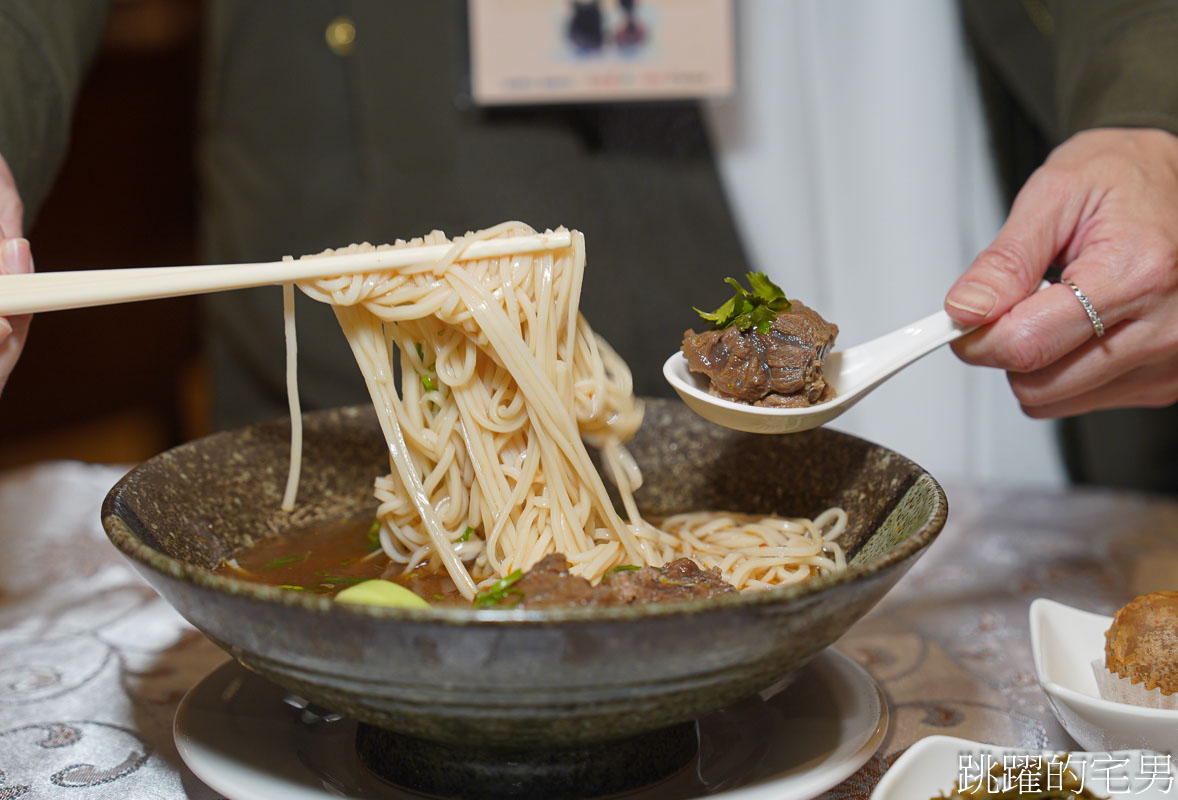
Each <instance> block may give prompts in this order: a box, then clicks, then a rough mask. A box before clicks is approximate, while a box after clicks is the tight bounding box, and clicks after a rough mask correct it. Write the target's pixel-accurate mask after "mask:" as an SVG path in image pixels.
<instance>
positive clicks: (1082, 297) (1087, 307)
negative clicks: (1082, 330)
mask: <svg viewBox="0 0 1178 800" xmlns="http://www.w3.org/2000/svg"><path fill="white" fill-rule="evenodd" d="M1060 282H1061V283H1063V284H1064V285H1065V286H1067V287H1068V288H1069V289H1071V290H1072V292H1073V293H1074V294H1075V295H1076V299H1077V300H1079V301H1080V305H1082V306H1084V311H1085V313H1087V314H1088V320H1089V321H1090V322H1091V323H1092V327H1093V329H1095V330H1096V338H1098V339H1099V338H1100V337H1101V336H1104V323H1103V322H1101V321H1100V315H1099V314H1097V313H1096V309H1095V308H1093V307H1092V301H1091V300H1089V299H1088V295H1086V294H1084V293H1083V292H1081V291H1080V287H1079V286H1077V285H1076V284H1074V283H1072V282H1071V281H1069V280H1068V279H1067V278H1063V279H1062V280H1061V281H1060Z"/></svg>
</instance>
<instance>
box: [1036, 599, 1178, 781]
mask: <svg viewBox="0 0 1178 800" xmlns="http://www.w3.org/2000/svg"><path fill="white" fill-rule="evenodd" d="M1112 621H1113V620H1112V617H1106V616H1103V615H1101V614H1093V613H1091V612H1089V611H1081V610H1080V609H1078V608H1072V607H1071V606H1066V605H1064V604H1063V603H1057V602H1056V601H1054V600H1047V599H1045V598H1042V597H1041V598H1039V599H1037V600H1035V601H1034V602H1033V603H1031V620H1030V622H1031V653H1032V655H1033V656H1034V659H1035V674H1036V676H1038V678H1039V685H1040V686H1042V687H1043V691H1044V693H1046V695H1047V699H1048V701H1050V703H1051V709H1052V711H1054V712H1055V716H1056V717H1057V718H1058V719H1059V724H1060V725H1063V727H1064V729H1065V730H1066V731H1067V732H1068V733H1070V734H1071V735H1072V738H1073V739H1075V740H1076V741H1077V742H1079V743H1080V746H1081V747H1083V748H1084V749H1086V750H1129V749H1134V748H1139V749H1146V750H1160V751H1163V752H1169V753H1174V754H1176V755H1178V711H1175V710H1169V709H1160V708H1143V707H1141V706H1134V705H1129V704H1128V703H1117V702H1114V701H1112V700H1105V699H1104V698H1102V697H1101V696H1100V691H1099V690H1098V689H1097V688H1096V677H1095V675H1093V673H1092V662H1093V661H1094V660H1097V659H1101V660H1103V658H1104V632H1105V631H1106V630H1108V627H1109V625H1110V624H1112ZM1175 792H1178V788H1176V789H1175Z"/></svg>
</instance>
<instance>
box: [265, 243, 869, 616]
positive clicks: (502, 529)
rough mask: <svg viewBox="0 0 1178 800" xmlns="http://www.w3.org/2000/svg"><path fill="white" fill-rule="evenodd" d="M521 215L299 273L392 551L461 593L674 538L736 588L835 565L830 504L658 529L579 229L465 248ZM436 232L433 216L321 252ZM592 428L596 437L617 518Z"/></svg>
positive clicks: (628, 554) (629, 403) (644, 559)
mask: <svg viewBox="0 0 1178 800" xmlns="http://www.w3.org/2000/svg"><path fill="white" fill-rule="evenodd" d="M533 233H534V231H533V230H532V229H531V228H529V227H528V226H526V225H523V224H522V223H518V222H507V223H503V224H502V225H498V226H496V227H494V228H490V229H487V230H484V231H480V232H478V233H473V234H468V235H467V236H465V237H456V238H455V239H454V240H453V242H452V246H451V248H450V250H449V251H448V253H447V255H446V257H444V258H443V259H441V260H439V261H433V262H423V263H421V264H417V265H414V266H411V267H406V268H400V269H397V270H388V271H382V272H370V273H365V274H357V275H346V276H341V277H336V278H327V279H320V280H311V281H305V282H300V283H299V284H298V286H299V288H300V289H301V290H302V291H303V292H304V293H306V294H307V295H308V296H309V297H311V298H312V299H314V300H318V301H320V302H324V303H328V304H330V305H332V306H333V308H334V310H335V313H336V316H337V318H338V320H339V322H340V325H341V327H342V328H343V330H344V333H345V335H346V336H347V339H348V342H349V344H350V345H351V348H352V351H353V354H354V355H355V357H356V361H357V363H358V364H359V366H360V370H361V372H362V373H363V375H364V380H365V382H366V384H367V387H368V391H369V394H370V395H371V397H372V401H373V405H374V407H375V409H376V414H377V417H378V419H379V421H380V425H381V429H382V431H383V433H384V436H385V440H386V442H387V444H388V448H389V462H390V466H391V472H390V474H389V475H387V476H384V477H381V478H378V479H377V480H376V482H375V495H376V498H377V499H378V501H379V502H380V506H379V508H378V510H377V516H378V518H379V520H380V541H381V545H382V548H383V549H384V551H385V552H386V553H387V554H388V556H389V558H390V559H392V560H393V561H394V562H398V563H401V564H403V565H405V566H406V568H407V569H412V568H415V567H417V566H418V565H420V564H422V563H424V562H426V561H428V560H431V559H435V558H436V559H437V560H439V561H440V562H441V564H442V565H443V566H444V567H445V569H446V572H447V573H448V574H449V576H450V578H451V579H452V580H453V581H454V583H455V585H456V586H457V587H458V589H459V591H460V592H462V594H463V595H464V596H466V597H467V598H468V599H469V598H473V597H474V596H475V594H476V593H477V592H478V591H479V589H480V587H481V586H484V585H486V584H488V583H489V582H491V581H494V580H496V579H497V578H500V577H503V576H505V575H508V574H510V573H511V572H513V571H515V570H526V569H527V568H529V567H530V566H532V565H533V564H534V563H535V562H537V561H538V560H540V559H541V558H542V557H543V556H545V555H548V554H551V553H563V554H564V555H565V556H566V558H567V559H568V561H569V563H570V565H571V569H570V571H571V572H572V573H573V574H576V575H581V576H583V577H585V578H587V579H589V580H590V581H593V582H596V581H598V580H600V579H601V578H602V576H603V575H605V573H606V572H608V571H609V570H610V569H612V568H613V567H616V566H620V565H626V564H634V565H650V566H655V567H658V566H662V565H663V564H665V563H667V562H668V561H670V560H673V559H674V558H677V557H680V556H690V557H692V558H694V559H696V560H697V561H698V562H700V564H701V565H702V566H704V567H710V566H716V567H718V568H719V569H720V570H721V572H722V574H723V575H724V577H725V579H726V580H729V582H731V583H733V584H734V585H735V586H736V587H737V588H740V589H762V588H768V587H770V586H775V585H781V584H783V583H790V582H795V581H799V580H804V579H805V578H807V577H809V576H810V575H811V574H813V573H816V572H825V571H833V570H836V569H841V568H843V567H844V566H845V559H844V556H843V553H842V550H841V548H839V546H838V544H837V543H836V542H835V541H834V540H835V539H836V538H837V537H838V535H839V534H841V533H842V531H843V530H844V529H845V527H846V514H845V512H843V511H842V510H841V509H831V510H829V511H827V512H824V513H823V514H822V515H820V516H819V517H818V518H817V519H816V520H814V521H810V520H783V519H777V518H765V519H760V520H754V519H752V518H746V517H743V516H741V515H735V514H723V515H717V514H713V513H701V514H685V515H678V516H676V517H672V518H669V519H667V520H664V521H663V523H662V530H660V529H659V528H657V527H655V526H654V525H652V524H650V523H649V522H647V521H645V520H643V519H642V517H641V515H640V514H639V512H638V508H637V505H636V503H635V501H634V492H635V491H636V490H637V489H638V488H639V487H640V486H641V483H642V476H641V472H640V470H639V468H638V466H637V464H636V463H635V462H634V460H633V459H632V458H631V457H630V455H629V453H628V452H627V451H626V449H625V447H624V446H623V444H622V443H623V442H625V441H627V440H629V439H630V438H631V437H632V436H633V435H634V433H635V432H636V431H637V429H638V426H639V424H640V423H641V421H642V405H641V402H640V401H638V400H637V399H636V398H635V397H634V393H633V388H632V383H631V378H630V372H629V369H628V368H627V366H626V364H625V362H624V361H622V359H621V358H620V357H619V356H618V355H617V354H616V353H615V352H614V351H613V350H612V349H611V348H610V347H609V345H608V344H606V343H605V341H604V340H602V339H600V338H599V337H597V336H596V335H595V334H594V333H593V331H592V329H591V328H590V327H589V325H588V323H587V322H586V321H585V319H584V317H582V316H581V315H580V313H579V312H578V303H579V299H580V292H581V281H582V275H583V270H584V263H585V249H584V239H583V237H582V236H581V234H580V233H578V232H575V231H574V232H572V236H571V239H572V244H571V246H570V247H568V248H566V249H564V250H558V251H550V252H541V253H516V254H513V255H507V256H502V257H497V258H487V259H482V260H461V261H460V259H461V255H462V251H463V250H464V248H465V247H467V246H468V245H469V244H470V243H471V242H473V241H476V240H480V239H487V238H492V237H510V236H517V235H531V234H533ZM447 242H448V240H447V239H446V238H445V236H444V235H443V234H442V233H440V232H436V231H435V232H434V233H432V234H430V235H429V236H426V237H424V238H421V239H414V240H413V241H411V242H403V241H398V242H397V243H396V244H395V245H391V246H390V245H382V246H381V247H379V248H373V247H372V246H371V245H367V244H365V245H352V246H351V247H349V248H344V249H342V250H338V251H326V253H325V255H328V254H342V253H348V252H364V251H370V250H373V249H376V250H382V249H386V248H389V247H396V248H412V247H420V246H424V245H432V244H443V243H447ZM307 257H308V258H314V257H315V256H307ZM292 318H293V312H291V313H290V314H288V322H290V321H291V320H292ZM291 341H293V336H292V337H291ZM289 358H291V356H289V354H288V359H289ZM398 372H399V373H400V374H399V380H398V376H397V373H398ZM291 385H292V386H293V384H291ZM292 403H293V401H292ZM294 408H295V407H294V406H293V404H292V413H293V409H294ZM586 442H588V443H589V444H591V445H593V446H595V447H597V448H598V449H599V450H600V453H601V459H602V463H603V466H604V472H605V473H606V475H607V476H608V477H609V478H610V479H611V480H612V481H613V482H614V484H615V485H616V486H617V488H618V490H619V494H620V496H621V498H622V505H623V507H624V510H625V518H623V517H622V516H621V515H620V514H619V513H618V511H617V510H616V509H615V508H614V505H613V503H612V502H611V500H610V497H609V495H608V493H607V491H606V487H605V484H604V483H603V481H602V477H601V475H599V474H598V472H597V469H596V468H595V467H594V464H593V461H592V460H591V458H590V456H589V453H588V450H587V449H586V446H585V443H586ZM292 458H293V453H292ZM293 473H294V467H293V462H292V474H293ZM293 480H294V478H292V481H293ZM288 495H289V496H293V492H292V490H291V489H289V488H288ZM472 531H473V532H475V535H471V532H472Z"/></svg>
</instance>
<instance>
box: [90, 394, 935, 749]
mask: <svg viewBox="0 0 1178 800" xmlns="http://www.w3.org/2000/svg"><path fill="white" fill-rule="evenodd" d="M305 420H306V421H305V428H304V435H305V440H304V459H303V467H302V476H303V481H302V484H301V485H300V488H299V497H298V507H297V509H296V510H295V511H294V512H293V513H290V514H287V513H284V512H283V511H281V510H280V509H279V499H280V496H281V493H282V489H283V485H284V482H285V479H286V470H287V460H288V453H289V449H288V441H287V437H288V430H289V425H288V424H287V423H286V422H284V421H280V422H274V423H270V424H262V425H257V426H253V427H249V428H245V429H242V430H238V431H233V432H227V433H220V434H215V435H212V436H209V437H207V438H204V439H201V440H198V441H195V442H191V443H189V444H186V445H183V446H181V447H178V448H176V449H174V450H170V451H168V452H166V453H163V454H161V455H159V456H156V457H155V458H152V459H150V460H149V461H147V462H145V463H143V464H142V465H141V466H139V467H138V468H137V469H135V470H133V471H132V472H130V473H129V474H128V475H127V476H126V477H125V478H124V479H123V480H122V481H120V482H119V484H118V485H116V486H115V487H114V488H113V489H112V490H111V492H110V494H109V495H108V497H107V498H106V501H105V503H104V506H103V512H102V513H103V524H104V527H105V529H106V531H107V533H108V535H109V537H110V539H111V541H112V542H113V543H114V545H115V546H116V547H117V548H119V550H121V551H122V552H123V553H124V554H125V555H126V556H127V557H128V558H129V559H130V560H131V562H132V563H133V564H134V565H135V566H136V567H137V568H138V570H139V571H140V572H141V573H142V574H143V575H144V577H145V578H146V579H147V581H148V582H149V583H151V584H152V585H153V586H154V587H155V588H156V590H157V591H158V592H159V593H160V594H161V595H162V596H163V597H164V598H165V599H166V600H167V601H168V602H169V603H171V604H172V605H173V606H174V607H175V608H176V609H177V610H178V611H179V612H180V613H181V614H183V615H184V616H185V617H186V618H187V619H188V620H189V621H190V622H192V624H193V625H195V626H196V627H197V628H199V629H200V630H201V631H202V632H204V633H205V634H206V635H207V636H208V637H209V638H210V639H212V640H213V641H214V642H216V643H217V644H219V645H220V646H221V647H223V648H224V649H225V650H226V651H228V652H229V653H230V654H231V655H233V657H235V658H236V659H238V660H239V661H240V662H241V663H242V664H244V665H245V666H246V667H248V668H250V669H252V670H255V671H257V672H259V673H261V674H262V675H264V676H266V677H268V678H270V679H271V680H273V681H275V682H276V683H278V684H280V685H282V686H284V687H286V688H288V689H290V690H291V691H293V692H296V693H298V694H299V695H301V696H303V697H305V698H308V699H310V700H312V701H314V702H316V703H318V704H320V705H322V706H325V707H327V708H330V709H334V710H336V711H338V712H340V713H343V714H346V715H348V716H351V717H354V718H356V719H359V720H361V721H365V722H369V723H373V724H375V725H378V726H381V727H384V728H387V729H390V730H392V731H395V732H397V733H398V734H404V735H408V736H415V737H420V738H423V739H426V740H430V741H435V742H442V743H447V744H468V743H472V742H479V743H483V744H486V743H488V742H490V743H498V742H510V743H512V745H513V746H517V747H530V746H536V747H552V746H565V745H568V746H572V745H576V744H579V743H590V742H603V741H609V740H615V739H620V738H623V737H627V736H633V735H638V734H642V733H643V732H646V731H651V730H655V729H658V728H662V727H666V726H670V725H672V724H675V723H678V722H682V721H685V720H690V719H694V718H696V717H698V716H700V715H702V714H705V713H707V712H709V711H711V710H714V709H717V708H719V707H721V706H724V705H726V704H728V703H731V702H733V701H735V700H737V699H740V698H742V697H746V696H749V695H751V694H752V693H754V692H757V691H760V690H761V689H763V688H765V687H766V686H769V685H770V684H772V683H774V682H775V681H777V680H779V679H781V678H782V677H783V676H784V675H786V674H788V673H789V672H790V671H792V670H794V669H796V668H798V667H799V666H801V665H802V664H804V663H805V662H806V661H807V660H808V659H809V658H811V657H812V656H813V655H815V654H816V653H818V652H819V651H820V650H822V649H823V648H825V647H826V646H827V645H828V644H830V643H831V642H833V641H834V640H835V639H837V638H839V636H840V635H842V633H843V632H844V631H846V630H847V628H848V627H850V625H851V624H852V623H853V622H855V621H856V620H857V619H859V618H860V617H862V616H863V615H864V614H865V613H866V612H867V611H868V610H869V609H870V608H871V607H872V606H873V605H875V603H876V602H877V601H878V600H879V599H880V598H881V597H882V596H883V595H884V593H885V592H886V591H887V590H888V589H889V587H891V586H892V585H893V584H894V583H895V582H896V581H897V580H898V579H899V578H900V577H901V575H902V574H903V573H904V572H905V570H907V569H908V567H910V566H911V565H912V563H913V562H914V560H915V559H916V558H917V557H918V556H919V555H920V554H921V553H922V552H923V551H924V550H925V548H927V547H928V545H929V544H930V543H931V542H932V541H933V540H934V538H935V537H936V535H937V533H938V532H939V531H940V530H941V527H942V525H943V524H944V522H945V514H946V508H947V507H946V501H945V495H944V492H943V491H942V489H941V487H940V486H939V485H938V484H937V482H936V481H935V480H934V479H933V478H932V477H931V476H930V475H929V474H928V473H926V472H925V471H924V470H922V469H921V468H920V467H919V466H917V465H916V464H914V463H913V462H911V461H909V460H908V459H906V458H904V457H902V456H900V455H898V454H897V453H895V452H892V451H890V450H887V449H886V448H883V447H879V446H877V445H874V444H870V443H868V442H865V441H863V440H861V439H857V438H854V437H852V436H848V435H845V434H840V433H836V432H832V431H827V430H818V431H812V432H807V433H804V434H793V435H788V436H755V435H750V434H742V433H737V432H734V431H731V430H727V429H724V428H719V427H716V426H714V425H712V424H710V423H708V422H706V421H704V420H702V419H700V418H699V417H697V416H696V415H694V414H692V413H691V411H690V410H689V409H688V408H687V407H686V406H684V405H682V404H680V403H676V402H674V401H663V400H652V401H649V402H648V403H647V406H646V416H645V420H644V423H643V425H642V428H641V430H640V432H639V433H638V435H637V436H636V437H635V439H634V440H633V442H632V443H631V447H630V449H631V452H632V453H633V455H634V457H635V459H636V460H637V462H638V463H639V465H640V466H641V468H642V470H643V474H644V477H645V484H644V486H643V488H642V489H641V490H640V492H639V494H638V498H637V499H638V501H639V504H640V506H641V508H642V509H643V511H644V512H645V513H647V514H650V515H662V514H667V513H670V512H674V511H686V510H692V509H709V508H710V509H728V510H739V511H747V512H753V513H757V512H777V513H780V514H786V515H806V516H812V515H814V514H816V513H818V512H819V511H821V510H822V509H824V508H827V507H828V506H831V505H835V504H838V505H841V506H843V507H844V508H846V509H847V511H848V513H849V515H850V520H851V523H850V528H849V530H848V532H847V533H846V534H844V537H845V538H844V539H843V540H841V541H843V543H844V546H845V547H848V548H849V552H850V555H851V558H850V567H849V568H848V569H847V570H846V571H845V572H843V573H841V574H839V575H835V576H829V577H822V578H817V579H812V580H810V581H808V582H806V583H804V584H800V585H797V586H794V587H791V588H784V589H781V590H777V591H773V592H765V593H757V594H742V595H737V596H730V597H725V598H720V599H713V600H709V601H692V602H684V603H675V604H651V605H643V606H632V607H615V608H602V609H594V608H569V609H551V610H549V609H546V610H542V611H541V610H536V611H526V610H517V611H511V610H503V611H488V610H479V611H475V610H473V609H465V608H431V609H390V608H375V607H365V606H354V605H344V604H338V605H337V604H335V603H334V602H333V601H331V600H329V599H327V598H323V597H316V596H308V595H306V594H304V593H300V592H295V591H288V590H284V589H281V588H278V587H271V586H262V585H258V584H254V583H248V582H245V581H241V580H236V579H234V578H230V577H226V576H223V575H218V574H213V573H212V572H210V571H209V569H210V568H211V567H213V566H215V565H216V564H217V563H218V561H219V560H220V559H221V558H222V557H224V556H227V555H229V554H231V553H233V552H234V551H236V550H238V549H240V548H242V547H244V546H246V545H248V544H250V543H252V542H255V541H257V540H259V539H262V538H265V537H269V536H273V535H276V534H278V533H280V532H282V531H284V530H286V529H289V528H291V527H301V526H306V525H309V524H313V523H316V522H321V521H330V520H339V519H350V518H363V517H370V516H371V515H372V513H373V511H374V509H375V506H376V503H375V501H374V500H373V499H372V497H371V486H372V481H373V478H374V477H375V476H377V475H378V474H384V473H386V472H387V471H388V460H387V451H386V448H385V445H384V441H383V439H382V438H381V435H380V430H379V426H378V425H377V422H376V419H375V415H374V414H373V413H372V411H371V409H370V408H351V409H340V410H333V411H329V412H321V413H316V414H309V415H307V416H306V418H305Z"/></svg>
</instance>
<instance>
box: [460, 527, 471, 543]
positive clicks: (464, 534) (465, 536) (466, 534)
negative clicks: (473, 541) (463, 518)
mask: <svg viewBox="0 0 1178 800" xmlns="http://www.w3.org/2000/svg"><path fill="white" fill-rule="evenodd" d="M472 533H474V528H472V527H470V526H469V525H467V526H466V530H464V531H463V532H462V535H461V536H459V537H458V541H460V542H465V541H466V540H467V539H469V538H470V535H471V534H472Z"/></svg>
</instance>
